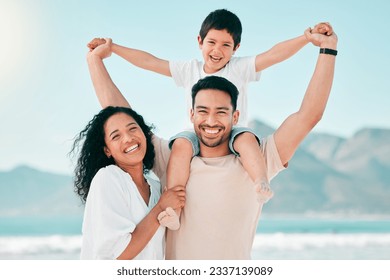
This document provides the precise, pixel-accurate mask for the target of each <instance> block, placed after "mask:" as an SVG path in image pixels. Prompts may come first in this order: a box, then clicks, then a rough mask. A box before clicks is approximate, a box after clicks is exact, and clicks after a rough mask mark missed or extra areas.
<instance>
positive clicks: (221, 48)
mask: <svg viewBox="0 0 390 280" xmlns="http://www.w3.org/2000/svg"><path fill="white" fill-rule="evenodd" d="M198 43H199V48H200V49H201V50H202V56H203V59H204V63H205V65H204V69H203V70H204V71H205V72H206V73H207V74H212V73H215V72H217V71H219V70H221V69H222V68H223V67H225V65H226V64H227V63H228V62H229V60H230V59H231V57H232V56H233V54H234V52H235V51H236V50H237V48H238V47H239V46H240V45H239V44H238V45H237V46H236V48H234V40H233V37H232V36H231V35H230V34H229V33H228V32H227V31H226V29H223V30H216V29H210V30H209V32H208V33H207V35H206V37H205V38H204V40H203V41H202V39H201V38H200V36H198Z"/></svg>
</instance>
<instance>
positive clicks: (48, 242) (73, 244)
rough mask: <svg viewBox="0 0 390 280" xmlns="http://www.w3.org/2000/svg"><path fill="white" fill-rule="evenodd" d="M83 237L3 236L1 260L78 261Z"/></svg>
mask: <svg viewBox="0 0 390 280" xmlns="http://www.w3.org/2000/svg"><path fill="white" fill-rule="evenodd" d="M80 248H81V235H74V236H66V235H50V236H2V237H0V259H77V258H78V256H79V254H80Z"/></svg>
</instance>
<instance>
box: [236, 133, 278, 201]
mask: <svg viewBox="0 0 390 280" xmlns="http://www.w3.org/2000/svg"><path fill="white" fill-rule="evenodd" d="M234 130H236V131H234ZM240 130H242V129H241V128H234V129H233V131H232V139H231V141H232V143H231V148H233V152H234V153H235V154H238V155H239V156H240V161H241V163H242V165H243V167H244V168H245V170H246V171H247V172H248V174H249V176H250V177H251V179H252V180H253V181H254V182H255V192H256V194H257V200H258V201H259V202H260V203H266V202H267V201H268V200H269V199H271V198H272V196H273V192H272V190H271V189H270V187H269V180H268V176H267V166H266V164H265V160H264V156H263V153H262V152H261V148H260V145H259V141H258V139H257V137H256V135H255V134H254V133H252V132H251V131H250V130H244V131H240Z"/></svg>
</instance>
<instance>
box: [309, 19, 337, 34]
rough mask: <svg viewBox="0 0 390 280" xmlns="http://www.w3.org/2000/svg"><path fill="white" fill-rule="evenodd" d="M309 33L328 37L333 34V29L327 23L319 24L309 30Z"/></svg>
mask: <svg viewBox="0 0 390 280" xmlns="http://www.w3.org/2000/svg"><path fill="white" fill-rule="evenodd" d="M310 33H311V34H315V33H319V34H323V35H328V36H330V35H332V34H333V27H332V25H330V23H329V22H320V23H319V24H316V25H315V26H314V28H313V29H311V31H310Z"/></svg>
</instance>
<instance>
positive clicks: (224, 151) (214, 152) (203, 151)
mask: <svg viewBox="0 0 390 280" xmlns="http://www.w3.org/2000/svg"><path fill="white" fill-rule="evenodd" d="M229 154H231V151H230V149H229V146H228V144H226V145H218V146H216V147H208V146H205V145H204V144H203V143H200V152H199V156H200V157H204V158H215V157H223V156H227V155H229Z"/></svg>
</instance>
